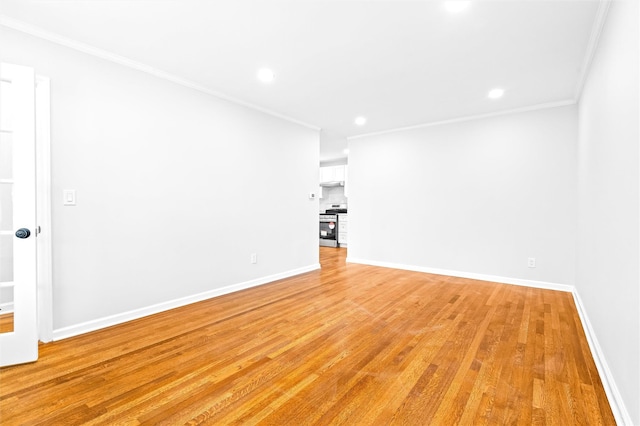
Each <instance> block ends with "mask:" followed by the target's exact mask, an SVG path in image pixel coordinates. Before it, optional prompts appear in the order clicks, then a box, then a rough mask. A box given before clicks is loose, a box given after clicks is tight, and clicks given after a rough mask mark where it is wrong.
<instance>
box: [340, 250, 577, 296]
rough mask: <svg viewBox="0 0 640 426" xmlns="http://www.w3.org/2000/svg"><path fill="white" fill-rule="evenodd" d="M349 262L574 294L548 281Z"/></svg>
mask: <svg viewBox="0 0 640 426" xmlns="http://www.w3.org/2000/svg"><path fill="white" fill-rule="evenodd" d="M347 262H349V263H361V264H364V265H371V266H381V267H383V268H394V269H404V270H406V271H415V272H425V273H427V274H435V275H447V276H450V277H460V278H469V279H472V280H479V281H490V282H494V283H501V284H512V285H520V286H524V287H534V288H542V289H545V290H558V291H566V292H569V293H571V292H573V286H572V285H568V284H558V283H550V282H546V281H533V280H524V279H521V278H510V277H500V276H496V275H485V274H477V273H474V272H461V271H453V270H449V269H439V268H429V267H426V266H415V265H405V264H401V263H392V262H379V261H377V260H367V259H354V258H352V257H347Z"/></svg>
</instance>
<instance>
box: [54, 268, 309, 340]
mask: <svg viewBox="0 0 640 426" xmlns="http://www.w3.org/2000/svg"><path fill="white" fill-rule="evenodd" d="M317 269H320V264H319V263H316V264H313V265H309V266H304V267H302V268H298V269H293V270H290V271H285V272H281V273H278V274H274V275H269V276H266V277H262V278H256V279H255V280H251V281H245V282H242V283H238V284H231V285H228V286H225V287H221V288H216V289H213V290H209V291H205V292H203V293H198V294H194V295H192V296H186V297H181V298H179V299H174V300H169V301H167V302H162V303H158V304H155V305H151V306H147V307H145V308H140V309H134V310H132V311H128V312H122V313H120V314H116V315H111V316H108V317H104V318H98V319H95V320H91V321H87V322H84V323H81V324H76V325H72V326H69V327H63V328H60V329H57V330H54V331H53V340H55V341H57V340H62V339H66V338H68V337H73V336H77V335H80V334H84V333H88V332H90V331H95V330H99V329H101V328H105V327H111V326H113V325H117V324H121V323H123V322H127V321H132V320H135V319H138V318H142V317H146V316H148V315H153V314H157V313H159V312H164V311H167V310H169V309H175V308H179V307H181V306H185V305H189V304H191V303H196V302H200V301H203V300H207V299H211V298H214V297H217V296H222V295H224V294H229V293H233V292H236V291H240V290H245V289H247V288H251V287H257V286H260V285H263V284H268V283H271V282H273V281H277V280H281V279H284V278H289V277H292V276H295V275H300V274H304V273H307V272H311V271H315V270H317Z"/></svg>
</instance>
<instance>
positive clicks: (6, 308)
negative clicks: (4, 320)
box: [0, 302, 13, 314]
mask: <svg viewBox="0 0 640 426" xmlns="http://www.w3.org/2000/svg"><path fill="white" fill-rule="evenodd" d="M12 312H13V302H7V303H0V314H10V313H12Z"/></svg>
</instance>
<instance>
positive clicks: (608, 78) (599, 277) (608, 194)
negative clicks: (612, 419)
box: [576, 1, 640, 425]
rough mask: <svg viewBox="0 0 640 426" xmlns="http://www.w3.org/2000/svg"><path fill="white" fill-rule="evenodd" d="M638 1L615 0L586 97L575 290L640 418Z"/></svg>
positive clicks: (581, 111) (581, 118) (582, 104)
mask: <svg viewBox="0 0 640 426" xmlns="http://www.w3.org/2000/svg"><path fill="white" fill-rule="evenodd" d="M639 20H640V17H639V10H638V3H637V2H635V1H633V2H632V1H614V2H612V4H611V7H610V9H609V13H608V16H607V21H606V23H605V26H604V29H603V33H602V36H601V39H600V43H599V45H598V49H597V52H596V55H595V57H594V62H593V64H592V66H591V69H590V73H589V75H588V79H587V82H586V85H585V87H584V90H583V93H582V97H581V100H580V104H579V125H580V131H579V163H578V164H579V165H578V170H579V183H578V186H579V216H578V217H579V226H578V245H577V247H578V251H577V278H576V289H577V292H578V294H579V295H580V298H581V299H582V301H583V304H584V305H585V308H586V312H587V316H588V318H589V320H590V322H591V325H592V327H593V329H594V332H595V334H596V336H597V340H598V342H599V344H600V346H601V349H602V351H603V353H604V355H605V358H606V362H607V364H608V366H609V368H610V369H611V373H612V374H613V377H614V379H615V383H616V385H617V387H618V390H619V391H620V394H621V395H622V398H623V400H624V405H625V406H626V408H627V410H628V412H629V415H630V416H631V418H632V420H633V424H636V425H637V424H640V368H639V367H640V366H639V364H640V317H639V312H640V300H639V297H640V294H639V287H640V275H639V270H640V264H639V255H640V252H639V250H638V240H639V232H640V229H639V226H638V225H639V220H640V210H639V206H638V198H639V196H640V188H639V184H638V179H639V174H638V167H639V163H638V161H639V160H638V155H639V152H638V144H639V142H640V138H639V135H638V126H639V125H640V124H639V120H638V116H639V114H640V109H639V108H638V102H639V88H638V78H639V67H638V49H639V41H638V38H639V32H638V22H639Z"/></svg>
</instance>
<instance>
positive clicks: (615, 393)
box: [572, 288, 633, 426]
mask: <svg viewBox="0 0 640 426" xmlns="http://www.w3.org/2000/svg"><path fill="white" fill-rule="evenodd" d="M572 293H573V300H574V302H575V304H576V308H577V310H578V316H580V321H582V328H583V330H584V333H585V334H586V336H587V342H588V343H589V348H590V349H591V355H592V357H593V361H594V362H595V364H596V368H597V369H598V373H599V374H600V380H601V381H602V386H603V387H604V392H605V393H606V394H607V399H608V400H609V405H610V406H611V411H613V416H614V417H615V419H616V423H617V424H619V425H629V426H632V425H633V421H632V420H631V416H630V415H629V412H628V411H627V407H626V406H625V404H624V400H623V399H622V395H620V391H619V390H618V387H617V386H616V382H615V380H614V378H613V374H611V370H610V369H609V365H608V364H607V361H606V358H605V357H604V353H603V352H602V348H601V347H600V344H599V343H598V339H597V338H596V333H595V331H594V330H593V327H592V326H591V321H589V317H588V316H587V311H586V309H585V307H584V304H583V303H582V299H580V295H579V294H578V290H576V289H575V288H574V290H573V292H572Z"/></svg>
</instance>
